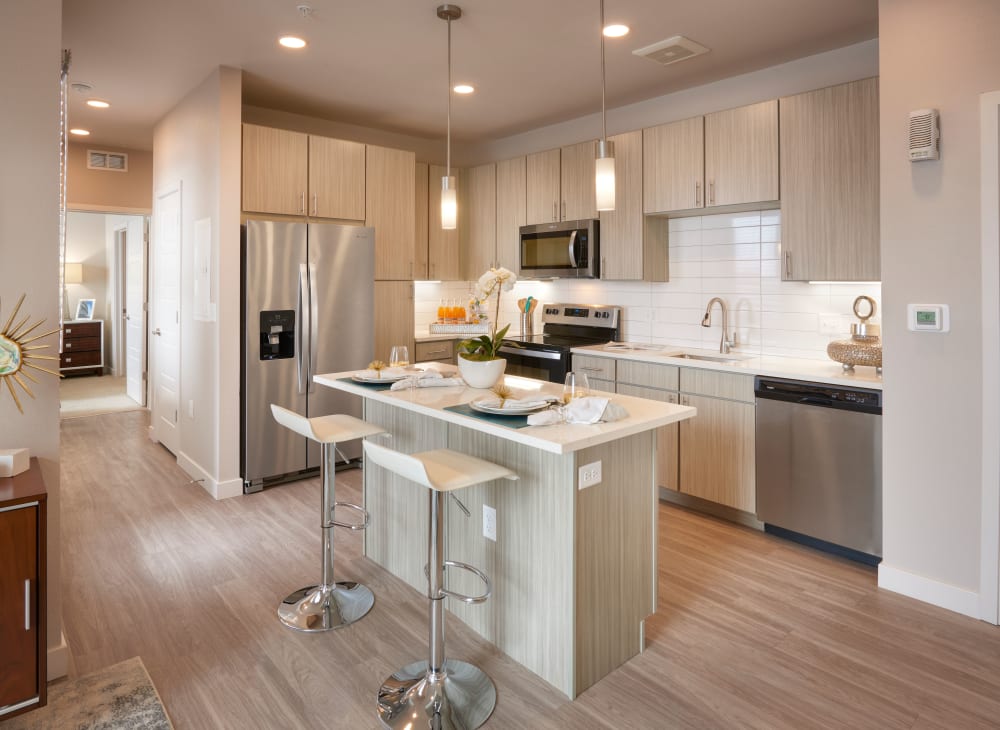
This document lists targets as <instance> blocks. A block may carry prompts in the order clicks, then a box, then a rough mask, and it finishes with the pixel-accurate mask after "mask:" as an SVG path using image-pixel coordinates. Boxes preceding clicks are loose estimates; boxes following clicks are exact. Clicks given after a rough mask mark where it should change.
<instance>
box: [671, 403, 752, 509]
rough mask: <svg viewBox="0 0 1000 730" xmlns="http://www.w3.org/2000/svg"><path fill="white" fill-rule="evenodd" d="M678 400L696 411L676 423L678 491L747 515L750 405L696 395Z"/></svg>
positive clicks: (750, 451) (749, 464) (749, 478)
mask: <svg viewBox="0 0 1000 730" xmlns="http://www.w3.org/2000/svg"><path fill="white" fill-rule="evenodd" d="M680 400H681V405H685V406H694V407H695V408H697V409H698V415H697V416H695V417H694V418H689V419H688V420H686V421H682V422H681V424H680V491H682V492H684V493H685V494H690V495H693V496H695V497H700V498H702V499H707V500H709V501H711V502H717V503H718V504H724V505H726V506H728V507H733V508H735V509H738V510H743V511H744V512H750V513H753V512H754V511H755V509H756V481H755V473H754V406H753V404H751V403H740V402H738V401H730V400H723V399H721V398H708V397H706V396H701V395H681V398H680Z"/></svg>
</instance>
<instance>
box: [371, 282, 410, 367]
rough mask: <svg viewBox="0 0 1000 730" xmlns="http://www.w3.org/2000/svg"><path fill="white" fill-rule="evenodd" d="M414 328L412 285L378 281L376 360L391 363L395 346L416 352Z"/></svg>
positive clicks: (376, 285)
mask: <svg viewBox="0 0 1000 730" xmlns="http://www.w3.org/2000/svg"><path fill="white" fill-rule="evenodd" d="M413 329H414V324H413V282H412V281H376V282H375V359H376V360H382V361H383V362H389V353H390V351H391V350H392V346H393V345H406V346H407V347H408V348H409V349H410V353H411V354H412V353H414V346H413ZM411 359H412V357H411Z"/></svg>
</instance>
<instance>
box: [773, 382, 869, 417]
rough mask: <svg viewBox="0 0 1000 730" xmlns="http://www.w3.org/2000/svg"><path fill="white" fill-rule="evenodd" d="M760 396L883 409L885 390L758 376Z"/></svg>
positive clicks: (828, 405) (814, 404) (858, 408)
mask: <svg viewBox="0 0 1000 730" xmlns="http://www.w3.org/2000/svg"><path fill="white" fill-rule="evenodd" d="M754 393H755V395H756V396H757V398H764V399H771V400H783V401H787V402H790V403H801V404H802V405H810V406H826V407H828V408H840V409H845V410H857V411H865V412H868V413H878V414H881V413H882V391H880V390H867V389H865V388H845V387H841V386H836V385H827V384H826V383H810V382H806V381H804V380H787V379H784V378H765V377H758V378H756V380H755V382H754Z"/></svg>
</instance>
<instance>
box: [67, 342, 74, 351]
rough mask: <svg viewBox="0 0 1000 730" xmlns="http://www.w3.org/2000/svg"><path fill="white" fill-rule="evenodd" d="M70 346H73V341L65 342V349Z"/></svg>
mask: <svg viewBox="0 0 1000 730" xmlns="http://www.w3.org/2000/svg"><path fill="white" fill-rule="evenodd" d="M71 347H73V343H72V342H67V343H66V349H67V350H68V349H70V348H71Z"/></svg>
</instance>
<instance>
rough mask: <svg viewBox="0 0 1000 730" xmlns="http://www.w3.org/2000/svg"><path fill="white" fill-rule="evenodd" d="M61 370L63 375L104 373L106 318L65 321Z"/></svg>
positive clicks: (60, 354) (60, 357)
mask: <svg viewBox="0 0 1000 730" xmlns="http://www.w3.org/2000/svg"><path fill="white" fill-rule="evenodd" d="M59 372H60V373H62V374H63V375H103V374H104V320H101V319H98V320H93V321H84V322H79V321H74V322H64V323H63V348H62V352H61V353H59Z"/></svg>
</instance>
